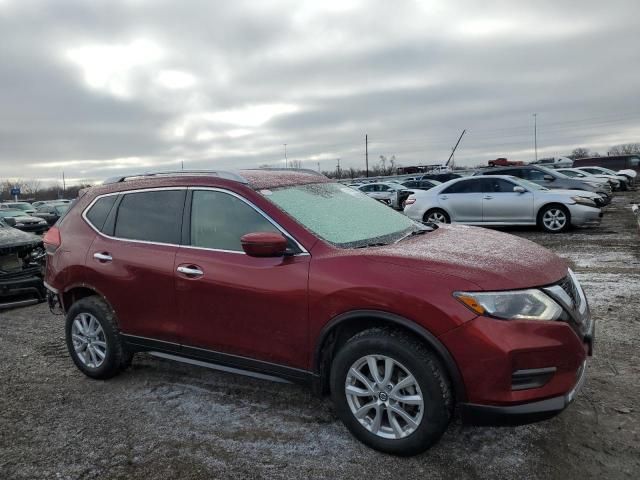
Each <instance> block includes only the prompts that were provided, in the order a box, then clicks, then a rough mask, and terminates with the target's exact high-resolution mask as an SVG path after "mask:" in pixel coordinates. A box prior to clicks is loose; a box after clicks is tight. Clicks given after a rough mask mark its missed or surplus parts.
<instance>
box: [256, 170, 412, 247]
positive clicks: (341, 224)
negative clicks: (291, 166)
mask: <svg viewBox="0 0 640 480" xmlns="http://www.w3.org/2000/svg"><path fill="white" fill-rule="evenodd" d="M268 198H269V200H271V201H272V202H274V203H275V204H276V205H278V206H279V207H280V208H281V209H282V210H284V211H285V212H287V213H288V214H289V215H291V216H292V217H294V218H295V219H296V220H297V221H298V222H300V223H301V224H302V225H304V226H305V227H307V228H308V229H309V230H311V231H312V232H313V233H315V234H316V235H318V236H319V237H321V238H323V239H324V240H326V241H328V242H330V243H332V244H334V245H336V246H340V247H356V246H360V245H367V244H369V243H372V242H376V243H377V242H381V243H388V242H390V241H393V240H394V239H396V238H397V237H400V236H402V235H404V234H405V233H406V232H407V231H410V230H412V229H414V228H415V224H414V222H413V221H411V220H410V219H408V218H407V217H405V216H404V215H402V214H400V213H398V212H395V211H393V210H392V209H391V208H389V207H388V206H386V205H383V204H382V203H380V202H377V201H375V200H373V199H371V198H369V197H367V196H366V195H364V194H363V193H360V192H358V191H356V190H353V189H351V188H348V187H345V186H343V185H339V184H336V183H323V184H312V185H300V186H296V187H288V188H281V189H277V190H273V192H272V193H271V195H269V196H268Z"/></svg>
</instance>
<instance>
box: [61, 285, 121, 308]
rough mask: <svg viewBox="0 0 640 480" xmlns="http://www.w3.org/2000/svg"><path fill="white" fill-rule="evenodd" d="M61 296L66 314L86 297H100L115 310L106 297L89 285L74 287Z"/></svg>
mask: <svg viewBox="0 0 640 480" xmlns="http://www.w3.org/2000/svg"><path fill="white" fill-rule="evenodd" d="M60 296H61V297H62V306H63V308H64V310H65V312H67V311H69V309H70V308H71V307H72V306H73V304H74V303H76V302H78V301H79V300H81V299H83V298H86V297H98V298H100V299H102V301H104V302H105V303H106V304H107V305H109V307H110V308H111V309H113V307H112V306H111V304H110V303H109V301H108V300H107V299H106V297H105V296H104V295H102V294H101V293H100V292H99V291H98V290H96V289H95V288H93V287H91V286H89V285H77V286H73V287H71V288H69V289H68V290H65V291H64V292H63V293H61V295H60Z"/></svg>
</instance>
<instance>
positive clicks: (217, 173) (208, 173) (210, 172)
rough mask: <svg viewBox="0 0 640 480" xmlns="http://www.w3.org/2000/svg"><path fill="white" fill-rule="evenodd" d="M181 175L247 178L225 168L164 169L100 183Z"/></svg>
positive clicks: (244, 180) (244, 181) (228, 178)
mask: <svg viewBox="0 0 640 480" xmlns="http://www.w3.org/2000/svg"><path fill="white" fill-rule="evenodd" d="M182 175H184V176H210V177H219V178H224V179H226V180H233V181H235V182H240V183H248V182H247V180H246V179H245V178H244V177H243V176H242V175H240V174H238V173H236V172H231V171H227V170H175V171H166V172H146V173H136V174H132V175H122V176H118V177H110V178H107V179H106V180H105V181H104V182H102V184H103V185H107V184H110V183H121V182H128V181H131V180H139V179H141V178H152V177H177V176H182Z"/></svg>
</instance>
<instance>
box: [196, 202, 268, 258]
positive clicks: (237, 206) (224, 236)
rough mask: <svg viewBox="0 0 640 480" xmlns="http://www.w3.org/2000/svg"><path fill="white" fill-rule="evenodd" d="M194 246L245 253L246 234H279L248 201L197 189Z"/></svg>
mask: <svg viewBox="0 0 640 480" xmlns="http://www.w3.org/2000/svg"><path fill="white" fill-rule="evenodd" d="M190 223H191V225H190V232H191V245H192V246H194V247H203V248H211V249H215V250H227V251H233V252H242V251H243V250H242V244H241V242H240V238H241V237H242V236H243V235H246V234H247V233H254V232H273V233H279V232H280V231H279V230H278V229H277V228H276V227H275V226H274V225H273V224H272V223H271V222H269V221H268V220H267V219H266V218H265V217H264V216H263V215H262V214H261V213H259V212H258V211H257V210H256V209H255V208H253V207H252V206H251V205H249V204H247V203H246V202H244V201H242V200H240V199H239V198H236V197H234V196H233V195H230V194H228V193H224V192H219V191H215V190H196V191H194V192H193V197H192V200H191V222H190Z"/></svg>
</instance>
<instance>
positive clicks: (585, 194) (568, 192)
mask: <svg viewBox="0 0 640 480" xmlns="http://www.w3.org/2000/svg"><path fill="white" fill-rule="evenodd" d="M543 192H544V190H543ZM547 193H560V194H564V195H570V196H572V197H587V198H600V195H598V194H597V193H595V192H590V191H589V190H560V189H554V190H549V191H548V192H547Z"/></svg>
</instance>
